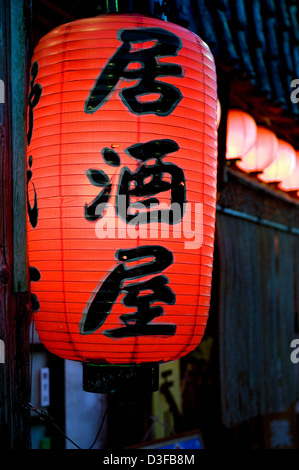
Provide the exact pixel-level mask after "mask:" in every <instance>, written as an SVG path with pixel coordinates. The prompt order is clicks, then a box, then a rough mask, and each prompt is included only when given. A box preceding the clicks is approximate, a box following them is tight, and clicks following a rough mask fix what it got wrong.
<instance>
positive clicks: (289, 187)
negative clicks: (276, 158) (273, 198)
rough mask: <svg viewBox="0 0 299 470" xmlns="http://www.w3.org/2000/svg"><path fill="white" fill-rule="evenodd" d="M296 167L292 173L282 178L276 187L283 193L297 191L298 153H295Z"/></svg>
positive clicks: (298, 186) (298, 175)
mask: <svg viewBox="0 0 299 470" xmlns="http://www.w3.org/2000/svg"><path fill="white" fill-rule="evenodd" d="M295 153H296V166H295V168H294V170H293V171H292V173H291V174H290V175H289V176H287V177H286V178H284V179H283V180H282V181H281V182H280V183H279V185H278V187H279V188H280V189H282V190H283V191H297V190H299V151H298V150H297V151H296V152H295Z"/></svg>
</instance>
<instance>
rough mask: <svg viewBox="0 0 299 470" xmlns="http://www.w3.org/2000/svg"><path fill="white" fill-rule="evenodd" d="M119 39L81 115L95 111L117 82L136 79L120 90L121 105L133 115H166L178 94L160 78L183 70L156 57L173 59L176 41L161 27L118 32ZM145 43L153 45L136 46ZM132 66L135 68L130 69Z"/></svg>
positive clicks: (181, 73) (176, 51)
mask: <svg viewBox="0 0 299 470" xmlns="http://www.w3.org/2000/svg"><path fill="white" fill-rule="evenodd" d="M119 39H120V40H121V41H122V45H121V46H120V47H119V49H118V50H117V51H116V53H115V54H114V55H113V57H112V58H111V59H110V60H109V61H108V63H107V65H106V66H105V68H104V70H103V71H102V72H101V74H100V75H99V77H98V78H97V80H96V82H95V85H94V87H93V88H92V90H91V92H90V95H89V96H88V98H87V100H86V102H85V112H86V113H94V112H95V111H96V110H98V109H99V108H100V107H101V106H102V105H103V104H104V103H105V102H106V101H107V100H108V99H110V98H111V96H112V95H113V94H114V93H115V91H116V89H117V88H118V85H119V82H120V80H134V81H135V82H136V80H138V82H137V84H134V85H133V86H131V87H126V88H125V89H123V90H121V91H120V97H121V99H122V101H123V103H124V105H125V106H127V107H128V109H129V110H130V111H131V112H133V113H135V114H156V115H157V116H166V115H169V114H170V113H171V112H172V111H173V110H174V109H175V107H176V106H177V105H178V103H179V102H180V101H181V99H182V93H181V91H180V89H179V88H177V87H176V86H174V85H171V84H169V83H166V82H165V81H161V80H160V78H161V77H167V76H170V77H182V76H183V69H182V67H181V66H180V65H177V64H171V63H170V64H168V63H165V62H159V60H158V58H159V57H167V56H176V55H177V53H178V51H179V50H180V48H181V40H180V38H179V37H178V36H176V35H175V34H173V33H171V32H170V31H167V30H164V29H162V28H140V29H128V30H122V31H121V33H120V35H119ZM148 42H150V43H151V45H152V43H153V45H152V47H147V48H139V49H138V47H136V46H138V45H139V44H142V43H144V44H146V43H148ZM134 46H135V47H134ZM134 64H135V65H136V64H138V66H139V67H138V68H136V67H134V68H131V67H130V66H131V65H134ZM157 79H158V80H157ZM152 95H155V96H154V99H151V98H152ZM149 99H150V100H149Z"/></svg>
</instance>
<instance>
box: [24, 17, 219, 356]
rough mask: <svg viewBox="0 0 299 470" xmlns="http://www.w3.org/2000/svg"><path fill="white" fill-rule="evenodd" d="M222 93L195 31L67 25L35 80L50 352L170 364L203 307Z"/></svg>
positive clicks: (105, 22) (41, 322)
mask: <svg viewBox="0 0 299 470" xmlns="http://www.w3.org/2000/svg"><path fill="white" fill-rule="evenodd" d="M216 111H217V90H216V75H215V66H214V62H213V57H212V54H211V53H210V51H209V49H208V47H207V46H206V44H205V43H203V42H202V41H201V39H200V38H198V37H197V36H196V35H194V34H193V33H191V32H190V31H188V30H186V29H184V28H182V27H180V26H178V25H175V24H171V23H167V22H164V21H161V20H158V19H155V18H150V17H144V16H141V15H139V14H134V15H129V14H119V15H101V16H98V17H95V18H92V19H82V20H78V21H75V22H72V23H69V24H64V25H62V26H60V27H58V28H56V29H55V30H53V31H52V32H50V33H49V34H47V35H46V36H45V37H44V38H42V39H41V41H40V42H39V44H38V45H37V47H36V49H35V53H34V56H33V61H32V69H31V83H30V95H29V119H28V162H29V169H28V215H29V222H28V245H29V261H30V267H31V268H30V272H31V276H32V277H31V279H32V284H31V288H32V292H33V295H34V296H35V303H34V306H35V310H36V311H35V314H34V320H35V325H36V329H37V331H38V334H39V337H40V339H41V341H42V342H43V343H44V345H45V346H46V348H47V349H49V350H50V351H51V352H53V353H54V354H56V355H58V356H61V357H63V358H66V359H71V360H78V361H81V362H83V363H94V364H119V365H122V364H141V363H150V362H166V361H170V360H174V359H178V358H179V357H181V356H183V355H185V354H187V353H188V352H189V351H191V350H192V349H194V348H195V347H196V346H197V345H198V344H199V342H200V340H201V338H202V335H203V333H204V330H205V326H206V323H207V318H208V311H209V303H210V288H211V276H212V263H213V243H214V221H215V200H216Z"/></svg>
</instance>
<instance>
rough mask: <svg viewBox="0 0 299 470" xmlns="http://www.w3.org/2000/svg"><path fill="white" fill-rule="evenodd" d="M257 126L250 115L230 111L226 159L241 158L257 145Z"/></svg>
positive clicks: (234, 110)
mask: <svg viewBox="0 0 299 470" xmlns="http://www.w3.org/2000/svg"><path fill="white" fill-rule="evenodd" d="M256 136H257V126H256V123H255V120H254V119H253V117H252V116H250V114H248V113H246V112H245V111H242V110H240V109H230V110H229V111H228V114H227V138H226V158H227V159H228V160H231V159H237V158H241V157H242V156H243V155H245V154H247V153H248V152H249V150H251V149H252V147H253V146H254V144H255V141H256Z"/></svg>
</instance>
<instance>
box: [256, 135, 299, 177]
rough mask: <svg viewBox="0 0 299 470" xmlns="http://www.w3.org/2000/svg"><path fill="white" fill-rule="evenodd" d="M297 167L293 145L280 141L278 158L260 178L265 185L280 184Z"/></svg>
mask: <svg viewBox="0 0 299 470" xmlns="http://www.w3.org/2000/svg"><path fill="white" fill-rule="evenodd" d="M295 165H296V154H295V150H294V148H293V147H292V145H291V144H289V143H288V142H286V141H284V140H281V139H278V150H277V158H276V159H275V160H274V162H273V163H271V165H269V166H268V167H267V168H265V170H264V172H263V173H261V174H259V175H258V178H259V179H260V180H261V181H264V182H265V183H278V182H280V181H282V180H283V179H285V178H288V177H289V176H290V175H291V173H292V172H293V170H294V169H295Z"/></svg>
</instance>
